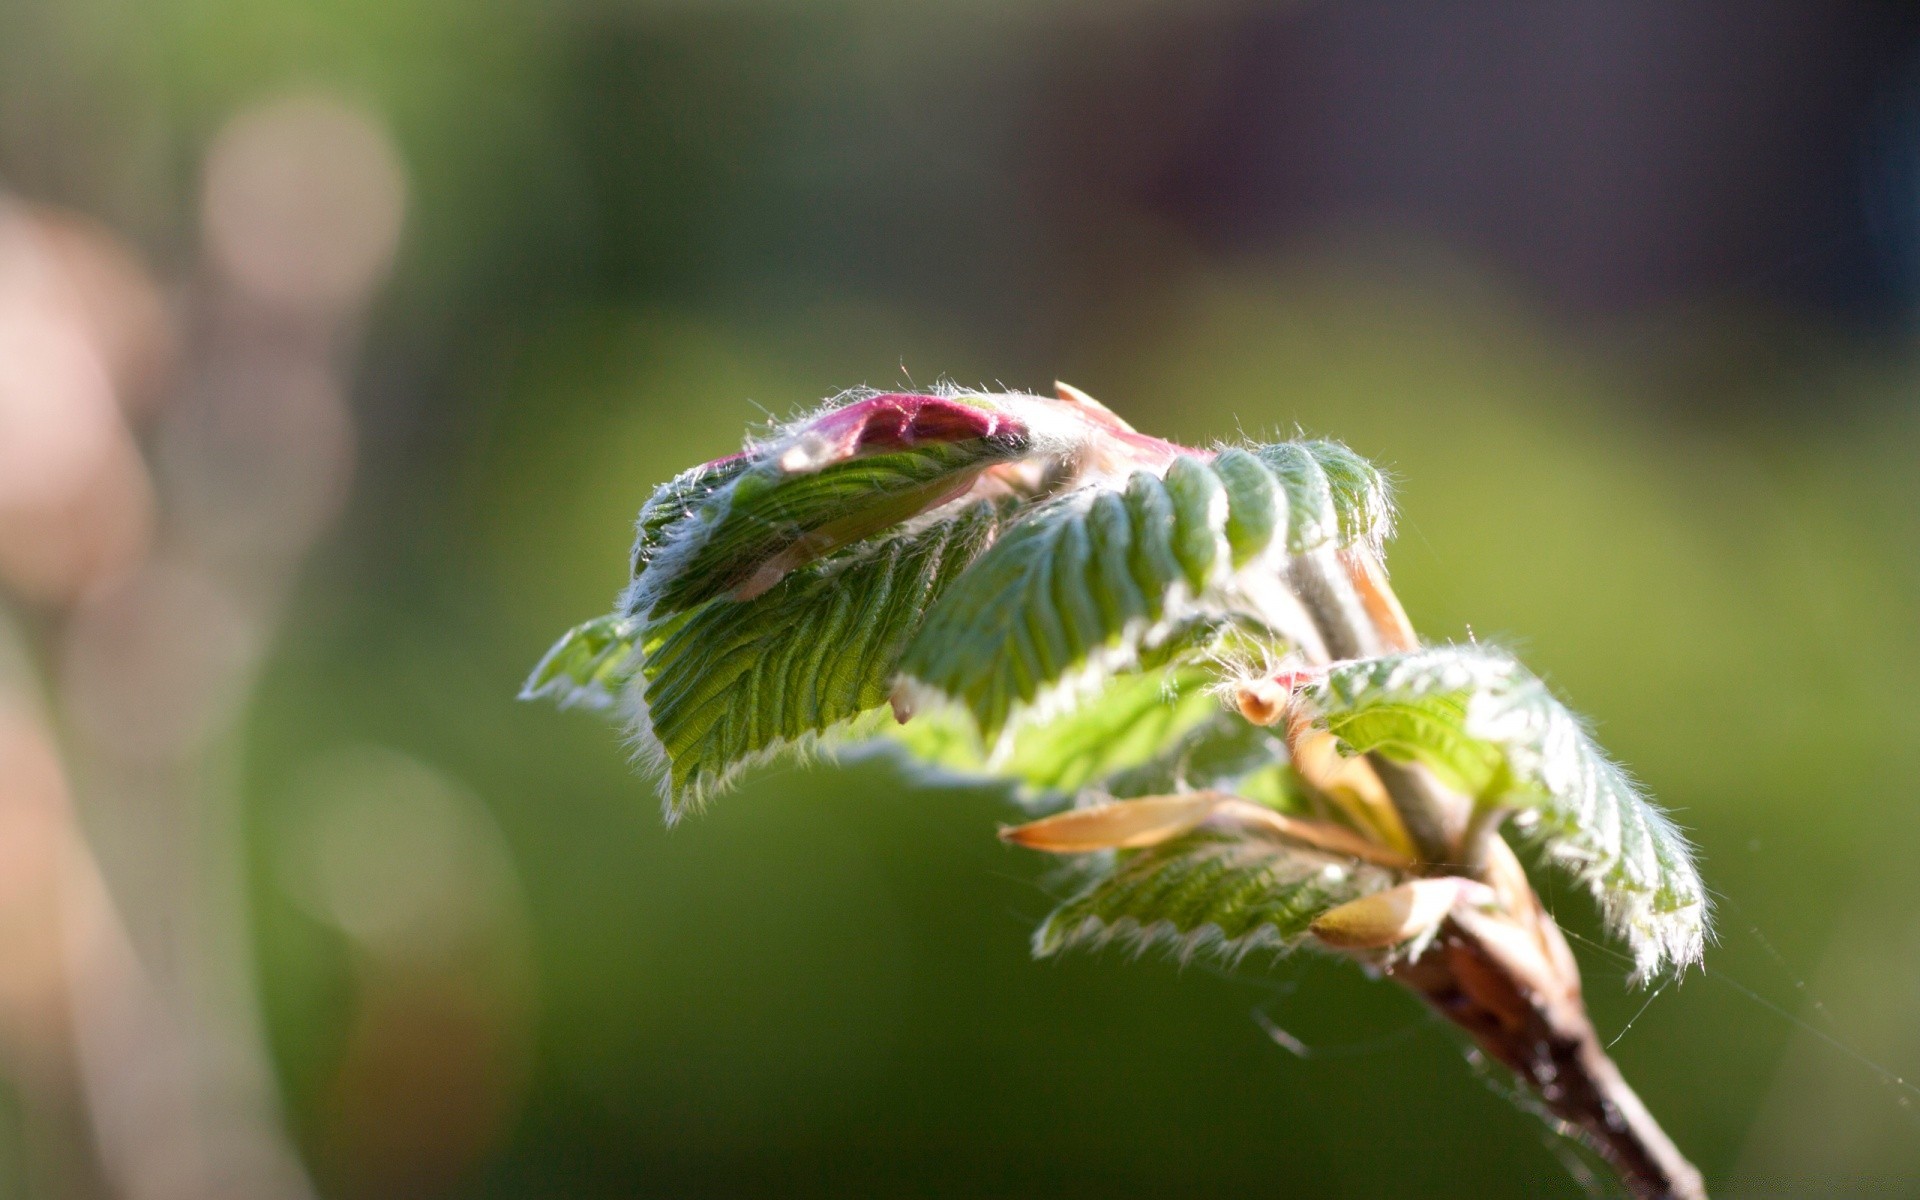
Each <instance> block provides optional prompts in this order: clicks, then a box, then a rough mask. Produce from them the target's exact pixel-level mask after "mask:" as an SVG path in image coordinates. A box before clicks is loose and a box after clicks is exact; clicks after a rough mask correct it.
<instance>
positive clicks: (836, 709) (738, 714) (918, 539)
mask: <svg viewBox="0 0 1920 1200" xmlns="http://www.w3.org/2000/svg"><path fill="white" fill-rule="evenodd" d="M997 520H998V518H997V515H996V510H995V506H994V505H993V504H992V503H990V502H987V501H979V502H976V503H973V504H971V505H969V506H968V507H967V508H965V509H963V510H961V511H960V513H959V514H957V515H956V516H954V517H952V518H951V519H943V520H940V521H935V522H932V523H929V524H926V525H924V526H923V527H921V528H919V529H917V530H915V531H911V532H906V533H901V534H898V535H895V536H893V537H889V538H885V539H882V540H880V541H877V542H874V543H872V544H870V545H867V546H862V547H859V548H856V549H854V550H849V551H846V552H844V553H842V554H839V555H836V556H834V557H832V558H829V559H825V560H822V561H820V562H817V563H814V564H811V565H809V566H807V567H804V568H802V569H801V570H798V571H795V572H793V573H791V574H790V575H788V576H787V577H786V578H785V579H784V580H782V581H781V582H780V583H779V584H777V585H776V586H775V587H773V588H772V589H771V590H769V591H767V592H765V593H763V594H761V595H759V596H756V597H754V598H753V599H750V600H738V601H735V600H728V599H725V598H720V599H714V600H710V601H708V602H707V603H706V604H704V605H702V606H701V607H699V608H697V609H695V610H693V611H692V612H690V613H681V614H675V615H672V616H666V617H658V618H656V619H655V620H654V621H653V622H651V623H650V624H649V626H648V628H647V639H646V645H645V653H644V657H643V659H642V661H641V666H640V671H641V674H642V676H643V678H644V680H645V686H644V692H643V695H642V699H643V701H644V707H643V709H642V712H641V715H640V732H641V734H642V742H643V745H644V746H645V747H646V748H647V749H648V750H650V751H651V752H652V753H654V754H655V755H656V756H657V757H658V758H659V759H660V760H661V767H662V770H663V774H664V777H665V789H666V793H667V804H668V812H669V814H670V815H671V814H674V813H677V812H679V811H680V810H681V809H683V808H684V807H685V806H687V805H688V804H690V803H697V802H698V801H699V800H700V799H701V798H702V797H704V796H705V795H706V794H708V793H709V792H711V791H712V790H714V789H715V788H718V787H721V786H723V785H724V784H725V783H726V782H727V780H729V779H730V778H731V777H732V776H733V774H735V773H736V772H737V771H738V770H739V769H741V768H742V767H744V766H746V765H749V764H750V763H753V762H757V761H760V760H761V759H763V758H765V757H767V756H768V755H770V754H772V753H774V752H775V751H777V750H779V749H781V748H782V747H785V746H789V745H794V744H805V743H806V741H807V740H808V739H810V738H811V737H812V736H813V735H815V734H818V733H820V732H822V731H824V730H826V729H828V728H830V727H832V726H834V725H837V724H839V723H840V722H843V721H847V720H850V719H851V718H854V717H856V716H858V715H859V714H861V713H863V712H865V711H867V710H869V709H873V708H878V707H880V706H883V705H885V704H886V703H887V699H888V695H889V691H890V687H889V681H890V680H891V679H892V676H893V673H894V667H895V664H896V663H897V661H898V659H899V655H900V652H901V650H902V649H903V648H904V647H905V645H906V643H907V639H908V638H909V637H910V636H911V635H912V633H913V630H914V628H915V626H916V625H917V624H918V623H919V621H920V618H921V616H922V614H924V613H925V611H926V609H927V606H928V605H929V604H930V603H932V601H933V600H934V598H935V597H937V596H938V595H939V594H940V591H941V589H943V588H944V587H946V586H947V585H948V584H949V583H950V582H951V581H952V580H953V578H954V577H955V576H956V575H957V574H959V572H960V571H962V570H963V569H965V567H966V565H967V564H968V563H969V562H971V561H972V560H973V559H974V558H975V557H976V556H977V555H978V554H979V553H980V551H981V549H982V548H983V547H984V546H985V545H986V543H987V541H988V539H989V538H991V537H992V535H993V531H994V529H995V527H996V523H997Z"/></svg>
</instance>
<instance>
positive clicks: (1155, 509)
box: [902, 442, 1388, 740]
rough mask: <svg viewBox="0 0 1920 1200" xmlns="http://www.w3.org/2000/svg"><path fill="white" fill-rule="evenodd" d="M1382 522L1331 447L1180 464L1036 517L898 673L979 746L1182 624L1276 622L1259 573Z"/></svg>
mask: <svg viewBox="0 0 1920 1200" xmlns="http://www.w3.org/2000/svg"><path fill="white" fill-rule="evenodd" d="M1387 512H1388V507H1387V501H1386V498H1385V489H1384V485H1383V484H1382V483H1381V481H1380V478H1379V475H1378V473H1377V472H1374V471H1373V470H1372V468H1371V467H1368V466H1366V464H1365V462H1364V460H1362V459H1359V458H1358V457H1357V456H1355V455H1354V454H1353V453H1352V452H1351V451H1348V450H1347V449H1345V448H1344V447H1341V446H1338V445H1336V444H1334V443H1331V442H1299V443H1288V444H1287V445H1284V446H1263V447H1256V448H1255V449H1254V450H1252V451H1246V450H1241V449H1238V448H1227V449H1223V450H1221V451H1219V452H1218V453H1217V454H1216V455H1215V457H1214V460H1213V462H1211V463H1203V462H1201V461H1200V460H1199V459H1197V458H1194V457H1191V456H1181V457H1177V458H1175V459H1174V460H1173V461H1172V462H1171V463H1170V464H1169V465H1168V466H1167V468H1166V473H1165V476H1164V477H1160V476H1156V475H1155V474H1153V473H1152V472H1150V471H1145V470H1139V471H1135V472H1133V473H1132V475H1131V476H1130V477H1129V478H1128V479H1127V481H1126V483H1125V486H1124V490H1119V489H1117V488H1116V487H1114V486H1110V485H1095V486H1092V487H1087V488H1083V489H1080V490H1078V491H1075V492H1073V493H1070V494H1068V495H1065V496H1062V497H1060V498H1058V499H1056V500H1053V501H1051V502H1048V503H1046V504H1044V505H1041V506H1040V507H1038V508H1037V509H1035V510H1034V511H1033V512H1032V513H1031V514H1030V515H1028V516H1027V517H1026V518H1025V519H1023V520H1022V521H1021V522H1020V523H1019V524H1017V525H1016V526H1015V527H1014V528H1013V529H1012V531H1011V532H1009V533H1008V534H1007V536H1005V537H1004V538H1002V539H1001V540H1000V542H999V543H998V544H996V545H995V546H994V547H993V549H992V550H990V551H989V552H988V553H987V554H986V555H985V556H984V557H983V558H982V559H981V560H980V562H979V563H978V564H977V565H976V566H975V568H974V569H973V570H971V571H969V572H968V573H967V575H966V576H965V578H963V579H962V580H961V581H960V582H959V583H958V584H957V585H956V586H955V587H954V588H953V589H952V590H951V591H949V592H948V593H947V595H946V596H945V597H944V598H943V599H942V601H941V603H940V604H939V605H937V606H936V607H935V608H934V610H933V612H932V613H930V614H929V616H928V619H927V623H926V625H925V626H923V627H922V629H921V632H920V633H919V635H917V636H916V638H915V639H914V643H913V645H912V646H911V647H910V648H909V649H908V652H907V655H906V658H905V659H904V660H903V662H902V672H903V673H904V674H905V675H906V676H907V677H908V678H910V679H912V680H914V681H915V682H916V683H918V684H920V685H922V686H925V687H927V688H930V689H932V690H933V691H935V692H938V693H941V694H943V695H946V696H948V697H950V698H952V699H955V700H957V701H959V702H960V703H962V704H963V705H965V706H966V708H967V709H968V711H969V712H971V713H972V715H973V717H974V719H975V721H976V722H977V723H978V725H979V726H980V729H981V731H982V733H983V735H984V736H985V737H986V738H988V739H989V740H992V739H993V738H995V737H997V736H998V735H999V733H1000V731H1001V730H1002V729H1004V728H1005V727H1006V725H1007V723H1008V721H1009V720H1010V719H1011V717H1012V716H1013V714H1014V712H1015V710H1016V708H1018V707H1019V706H1022V705H1026V706H1031V705H1035V704H1038V703H1040V702H1041V701H1043V700H1044V699H1047V698H1050V697H1051V696H1052V695H1053V694H1054V692H1055V691H1056V690H1058V689H1060V688H1061V687H1062V686H1063V685H1067V684H1070V683H1071V681H1072V680H1073V677H1075V676H1085V677H1091V678H1093V679H1099V678H1101V677H1102V676H1104V675H1106V674H1108V673H1110V672H1112V671H1114V670H1117V669H1122V668H1124V667H1127V666H1130V665H1133V664H1135V663H1137V662H1138V661H1139V659H1140V656H1141V655H1142V654H1143V653H1150V652H1151V651H1152V650H1153V649H1154V647H1155V646H1156V645H1157V644H1158V643H1159V642H1160V641H1161V640H1162V639H1164V638H1165V637H1166V636H1167V634H1168V632H1169V630H1170V629H1171V628H1174V627H1176V626H1178V625H1179V624H1180V623H1182V622H1187V621H1192V620H1194V619H1196V618H1202V619H1204V618H1211V619H1220V618H1223V617H1226V616H1229V615H1233V614H1239V615H1241V616H1243V617H1247V618H1251V619H1253V620H1255V621H1262V622H1267V623H1269V624H1270V625H1274V624H1280V623H1283V622H1284V621H1285V620H1286V618H1285V617H1284V616H1283V615H1281V614H1278V613H1276V612H1275V610H1274V609H1273V608H1272V607H1271V606H1269V605H1265V604H1262V603H1260V602H1258V601H1257V600H1256V599H1254V597H1255V596H1257V595H1259V594H1261V593H1262V592H1263V591H1264V590H1266V589H1267V588H1269V587H1270V585H1271V584H1272V580H1273V576H1274V573H1273V572H1272V571H1271V570H1270V569H1263V564H1264V565H1265V566H1267V567H1270V566H1271V563H1270V562H1269V561H1268V560H1269V558H1270V557H1272V556H1284V555H1285V554H1287V553H1301V552H1306V551H1310V550H1313V549H1317V548H1320V547H1322V546H1327V545H1341V544H1345V543H1346V542H1348V541H1352V540H1371V539H1374V538H1377V537H1380V536H1384V533H1385V527H1386V522H1387V516H1386V514H1387ZM1243 585H1244V587H1245V588H1246V589H1248V590H1247V591H1245V592H1243ZM1271 632H1272V633H1274V634H1276V635H1279V636H1283V637H1284V636H1288V635H1289V634H1292V633H1295V632H1298V629H1297V627H1279V628H1273V629H1272V630H1271Z"/></svg>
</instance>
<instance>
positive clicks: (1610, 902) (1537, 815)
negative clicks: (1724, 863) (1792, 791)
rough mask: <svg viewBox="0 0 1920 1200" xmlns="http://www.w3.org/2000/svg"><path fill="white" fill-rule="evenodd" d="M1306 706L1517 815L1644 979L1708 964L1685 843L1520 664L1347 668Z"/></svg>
mask: <svg viewBox="0 0 1920 1200" xmlns="http://www.w3.org/2000/svg"><path fill="white" fill-rule="evenodd" d="M1302 697H1303V699H1304V701H1305V702H1306V703H1307V704H1309V705H1310V706H1311V708H1312V710H1313V711H1314V712H1315V713H1316V714H1317V719H1318V720H1319V722H1320V723H1321V724H1322V725H1323V726H1324V727H1325V728H1326V729H1328V730H1329V731H1330V732H1332V733H1333V734H1334V735H1335V736H1336V737H1338V738H1339V739H1340V740H1341V742H1343V743H1344V744H1345V745H1346V746H1347V747H1349V748H1350V749H1352V750H1353V751H1355V752H1369V751H1379V752H1381V753H1383V754H1386V755H1388V756H1389V757H1392V758H1396V759H1401V760H1404V761H1417V762H1421V763H1424V764H1425V765H1426V766H1428V767H1429V768H1431V769H1432V770H1433V771H1434V772H1435V773H1436V774H1438V775H1439V776H1440V777H1441V778H1442V779H1443V780H1445V781H1446V782H1447V783H1449V784H1450V785H1452V786H1454V787H1456V788H1458V789H1460V790H1462V791H1464V792H1466V793H1468V794H1469V795H1472V796H1474V797H1475V798H1476V800H1477V801H1478V802H1479V803H1480V804H1481V805H1482V806H1484V807H1487V808H1496V809H1499V808H1510V809H1513V810H1514V811H1515V813H1516V814H1517V815H1516V823H1517V824H1519V825H1520V826H1521V827H1522V829H1523V830H1524V831H1526V832H1528V833H1530V834H1531V835H1533V836H1534V837H1536V838H1537V839H1538V840H1539V841H1540V843H1541V844H1542V845H1543V847H1544V848H1545V849H1546V851H1547V853H1548V856H1549V857H1550V858H1551V859H1553V860H1554V861H1556V862H1558V863H1560V864H1561V865H1563V866H1566V867H1568V868H1570V869H1571V870H1572V871H1573V872H1574V873H1575V874H1576V875H1578V876H1579V877H1580V878H1581V880H1583V881H1584V882H1585V883H1586V884H1587V885H1588V887H1589V888H1590V889H1591V890H1592V892H1593V893H1594V895H1595V897H1596V898H1597V899H1598V900H1599V902H1600V904H1601V907H1602V909H1603V911H1604V912H1605V913H1606V915H1607V919H1608V922H1609V924H1610V925H1611V926H1612V928H1613V929H1614V931H1615V932H1616V933H1617V934H1618V935H1620V936H1622V937H1624V938H1625V939H1626V940H1627V941H1628V943H1629V944H1630V945H1631V946H1632V947H1633V951H1634V957H1635V960H1636V963H1637V967H1638V971H1637V973H1638V974H1639V975H1640V976H1641V977H1643V978H1644V977H1646V976H1647V975H1649V974H1650V973H1652V972H1654V971H1656V970H1658V969H1659V968H1660V967H1662V966H1663V965H1671V966H1675V967H1684V966H1686V965H1688V964H1689V963H1692V962H1694V961H1696V960H1698V959H1699V957H1700V955H1701V951H1702V949H1703V948H1704V943H1705V939H1706V930H1707V903H1706V896H1705V893H1704V890H1703V889H1702V887H1701V884H1700V877H1699V874H1698V872H1697V871H1696V870H1695V868H1694V865H1693V854H1692V850H1691V849H1690V847H1689V846H1688V845H1687V841H1686V839H1685V837H1684V836H1682V834H1681V833H1680V831H1679V830H1678V829H1677V828H1676V827H1675V826H1674V824H1673V822H1672V821H1670V820H1669V819H1668V818H1667V815H1666V814H1665V813H1664V812H1662V811H1661V810H1660V808H1659V807H1658V806H1656V805H1655V804H1654V803H1653V802H1652V801H1651V800H1649V799H1648V798H1647V797H1646V796H1645V795H1644V794H1643V793H1642V792H1641V791H1640V789H1639V788H1637V787H1636V786H1634V784H1633V782H1632V780H1630V779H1629V778H1628V777H1627V775H1626V773H1625V772H1624V771H1622V770H1621V769H1620V768H1619V767H1618V766H1616V765H1615V764H1614V763H1613V762H1612V761H1610V760H1609V759H1608V758H1607V757H1606V756H1605V754H1603V753H1602V752H1601V750H1600V748H1599V747H1598V746H1596V745H1595V744H1594V742H1593V739H1592V738H1591V737H1589V736H1588V734H1587V731H1586V729H1585V727H1584V726H1583V725H1582V724H1581V722H1580V720H1579V718H1578V717H1576V716H1574V715H1573V713H1572V712H1570V711H1569V710H1568V709H1567V708H1566V706H1565V705H1563V704H1561V703H1560V701H1559V700H1557V699H1555V698H1554V696H1553V694H1552V693H1551V692H1550V691H1549V690H1548V689H1547V686H1546V685H1545V684H1544V683H1542V682H1541V681H1540V680H1539V679H1537V678H1535V677H1534V676H1533V675H1532V674H1530V673H1529V672H1528V671H1527V670H1526V669H1525V668H1523V667H1521V666H1520V665H1519V664H1518V663H1517V662H1515V661H1514V660H1513V659H1511V658H1509V657H1507V656H1506V655H1504V654H1500V653H1497V652H1494V651H1490V650H1485V649H1481V648H1478V647H1438V648H1434V649H1428V650H1419V651H1414V652H1412V653H1408V654H1396V655H1389V656H1386V657H1383V658H1376V659H1364V660H1360V661H1356V662H1350V663H1342V664H1336V665H1335V666H1334V667H1333V668H1332V669H1330V670H1329V671H1328V673H1327V675H1326V677H1325V678H1324V679H1323V680H1321V681H1318V682H1315V683H1312V684H1309V685H1307V686H1306V687H1305V688H1303V689H1302Z"/></svg>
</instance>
